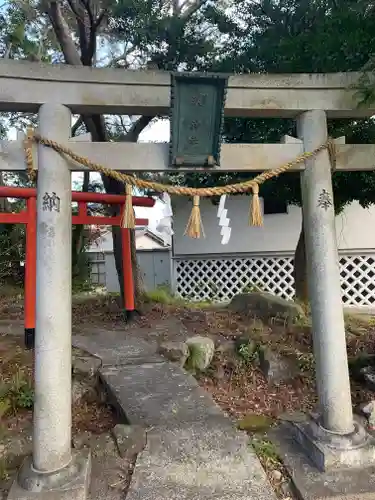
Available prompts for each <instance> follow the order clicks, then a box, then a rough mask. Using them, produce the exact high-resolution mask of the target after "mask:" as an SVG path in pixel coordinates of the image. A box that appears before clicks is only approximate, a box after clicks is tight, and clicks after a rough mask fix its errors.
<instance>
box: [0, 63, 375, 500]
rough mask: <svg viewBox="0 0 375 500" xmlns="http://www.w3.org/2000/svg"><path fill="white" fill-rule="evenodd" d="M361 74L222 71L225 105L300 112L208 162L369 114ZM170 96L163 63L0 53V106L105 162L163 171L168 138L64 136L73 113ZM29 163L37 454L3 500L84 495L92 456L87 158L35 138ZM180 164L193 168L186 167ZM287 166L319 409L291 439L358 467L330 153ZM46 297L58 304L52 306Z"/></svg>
mask: <svg viewBox="0 0 375 500" xmlns="http://www.w3.org/2000/svg"><path fill="white" fill-rule="evenodd" d="M9 75H11V76H9ZM358 76H359V75H356V74H332V75H289V76H287V75H274V76H272V75H246V76H233V77H230V78H229V84H228V95H227V101H226V107H225V114H226V115H228V116H258V117H284V118H291V117H292V118H295V119H296V120H297V129H298V138H297V139H295V138H284V140H283V143H281V144H245V145H244V144H241V145H235V144H230V145H223V147H222V155H221V156H222V161H221V165H220V166H218V167H215V170H217V171H259V170H260V169H272V168H275V167H277V166H280V165H282V164H284V163H286V162H289V161H292V160H294V159H295V158H296V157H297V156H298V155H300V154H301V153H303V152H304V151H312V150H314V149H315V148H317V147H318V146H320V145H321V144H322V143H324V142H325V141H326V140H327V123H326V119H327V116H328V117H333V118H336V117H337V118H343V117H348V118H355V117H365V116H371V115H372V114H375V108H367V109H364V108H358V107H357V103H356V100H355V94H354V91H352V90H348V89H350V86H351V84H352V83H355V82H356V81H357V79H358ZM46 99H48V102H46ZM169 106H170V75H169V74H168V73H164V72H145V71H142V72H132V71H123V70H112V69H88V68H83V67H71V66H48V65H39V64H34V63H31V64H30V63H23V62H14V61H2V62H1V63H0V110H2V111H29V112H39V129H38V132H39V134H40V135H41V136H42V137H45V138H47V139H52V140H54V141H56V142H58V143H60V144H64V145H66V146H68V147H69V148H70V149H72V150H73V151H74V152H75V153H77V154H79V155H81V156H84V157H86V158H88V159H89V160H91V161H92V162H96V163H100V164H102V165H103V166H105V167H107V168H112V169H117V170H125V171H131V170H133V171H142V170H147V171H163V170H164V171H166V170H168V171H170V170H171V168H170V167H169V165H168V145H165V144H130V143H89V142H85V141H83V142H82V141H78V142H72V141H69V134H70V129H71V113H72V112H73V113H105V114H111V113H116V114H132V115H137V114H138V115H142V114H143V115H148V116H153V115H155V114H162V113H164V114H167V113H168V109H169ZM343 142H344V141H343V140H338V141H337V156H336V165H335V168H336V169H337V170H342V171H345V170H348V171H349V170H373V169H374V168H375V161H374V160H373V158H375V155H374V153H375V146H374V145H346V144H344V143H343ZM34 162H35V165H36V166H37V168H38V187H37V189H38V205H37V207H38V221H37V242H38V244H37V248H38V249H37V310H36V343H35V404H34V435H33V455H32V457H30V459H29V460H28V461H26V462H25V464H24V465H23V466H22V468H21V470H20V474H19V477H18V481H17V482H16V483H15V484H14V485H13V487H12V489H11V491H10V494H9V498H11V499H16V498H17V499H19V500H21V499H29V498H39V497H40V498H43V499H44V498H54V499H55V498H79V499H83V498H86V495H87V488H88V484H89V476H90V459H89V456H88V455H86V456H82V455H75V454H72V451H71V251H70V246H71V242H70V237H71V175H70V174H71V171H74V170H83V167H81V166H77V165H76V164H74V163H73V162H68V161H66V158H64V157H62V156H61V155H59V154H58V153H56V152H55V151H54V150H53V149H50V148H46V147H44V146H42V145H39V146H38V147H35V148H34ZM25 168H26V165H25V159H24V150H23V145H22V142H21V141H14V142H5V141H3V142H1V144H0V170H5V171H16V170H24V169H25ZM178 170H179V171H181V170H196V169H195V168H192V167H184V166H182V167H180V168H179V169H178ZM295 170H299V171H301V186H302V198H303V210H304V221H305V237H306V253H307V262H308V276H309V287H310V298H311V312H312V325H313V336H314V339H313V340H314V353H315V359H316V379H317V391H318V397H319V411H320V414H319V416H318V417H317V418H312V419H311V421H309V422H308V423H305V424H298V425H296V426H295V438H296V439H297V440H298V441H299V442H300V443H301V444H303V445H304V447H305V449H306V450H307V452H308V453H309V454H310V456H311V457H312V458H313V459H314V461H315V463H316V464H317V466H318V467H320V468H321V469H322V470H325V469H327V468H329V467H330V466H332V465H342V466H344V467H350V466H352V465H353V466H354V465H355V466H366V465H368V464H370V463H371V462H372V460H373V457H374V448H373V447H372V446H370V444H369V439H368V436H367V434H366V431H365V430H364V428H363V427H361V425H360V424H359V423H357V422H356V421H354V419H353V412H352V402H351V394H350V384H349V373H348V364H347V353H346V342H345V329H344V317H343V308H342V302H341V288H340V276H339V267H338V253H337V246H336V235H335V214H334V208H333V192H332V182H331V164H330V160H329V154H328V151H327V150H323V151H321V152H320V153H319V155H317V156H316V157H314V158H312V159H309V160H307V161H306V162H305V165H304V166H299V167H296V168H295ZM52 193H56V195H57V196H58V197H59V206H58V207H55V206H54V205H52V209H51V210H49V209H48V210H47V209H46V206H45V205H43V197H44V196H45V195H46V194H47V195H48V196H50V195H52ZM322 196H323V197H324V199H323V198H322ZM245 224H246V222H245V221H244V225H245ZM51 297H54V298H55V300H56V301H57V302H58V304H59V306H58V307H53V308H51V302H50V301H51ZM59 495H60V496H59Z"/></svg>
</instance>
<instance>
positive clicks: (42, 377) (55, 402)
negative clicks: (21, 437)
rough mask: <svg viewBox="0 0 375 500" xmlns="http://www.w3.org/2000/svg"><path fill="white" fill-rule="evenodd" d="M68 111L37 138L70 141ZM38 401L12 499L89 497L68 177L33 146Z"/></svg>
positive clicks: (61, 109) (60, 109) (60, 161)
mask: <svg viewBox="0 0 375 500" xmlns="http://www.w3.org/2000/svg"><path fill="white" fill-rule="evenodd" d="M70 130H71V113H70V110H69V109H68V108H66V107H65V106H62V105H59V104H44V105H42V106H41V108H40V111H39V132H40V134H41V135H42V136H43V137H46V138H48V139H52V140H55V141H57V142H67V140H68V139H69V137H70ZM37 194H38V196H37V258H36V272H37V284H36V329H35V401H34V420H33V424H34V425H33V454H32V457H28V458H27V459H26V461H25V462H24V464H23V465H22V467H21V469H20V471H19V474H18V478H17V481H16V482H15V483H14V484H13V486H12V488H11V490H10V493H9V497H8V498H9V499H12V500H13V499H14V500H15V499H17V500H26V499H27V500H29V499H31V498H32V499H37V498H41V499H43V500H49V499H51V500H52V499H53V500H57V499H67V498H70V499H72V500H75V499H76V500H78V499H79V500H84V499H85V498H87V494H88V486H89V479H90V465H91V462H90V454H87V452H84V454H82V453H81V454H78V455H77V454H75V455H72V452H71V426H72V414H71V405H72V395H71V386H72V348H71V346H72V318H71V314H72V312H71V311H72V282H71V275H72V265H71V235H72V223H71V210H72V206H71V175H70V170H69V169H68V167H67V165H66V160H65V158H64V157H63V156H62V155H60V154H58V153H56V152H55V151H54V150H53V149H51V148H48V147H45V146H42V145H40V146H39V147H38V183H37Z"/></svg>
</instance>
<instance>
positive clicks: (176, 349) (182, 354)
mask: <svg viewBox="0 0 375 500" xmlns="http://www.w3.org/2000/svg"><path fill="white" fill-rule="evenodd" d="M158 353H159V354H161V355H162V356H164V357H165V358H167V359H168V360H169V361H172V362H173V363H177V364H178V365H179V366H184V364H185V363H186V361H187V359H188V357H189V348H188V346H187V344H185V342H173V341H170V342H163V343H162V344H160V346H159V348H158Z"/></svg>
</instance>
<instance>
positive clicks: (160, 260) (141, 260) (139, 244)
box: [88, 226, 171, 293]
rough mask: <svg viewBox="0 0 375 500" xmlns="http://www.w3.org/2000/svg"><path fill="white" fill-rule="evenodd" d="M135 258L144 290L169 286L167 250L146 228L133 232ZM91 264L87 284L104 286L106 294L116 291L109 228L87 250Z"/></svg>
mask: <svg viewBox="0 0 375 500" xmlns="http://www.w3.org/2000/svg"><path fill="white" fill-rule="evenodd" d="M135 244H136V249H137V259H138V264H139V268H140V270H141V273H142V280H143V285H144V288H145V289H146V290H153V289H155V288H157V287H158V286H161V285H168V286H169V285H170V284H171V248H170V246H165V245H164V242H163V239H162V238H161V237H160V236H159V235H158V234H157V233H156V232H153V231H151V230H150V229H149V228H147V227H142V226H139V227H137V228H136V229H135ZM88 253H89V258H90V261H91V282H92V283H93V284H95V285H102V286H105V287H106V289H107V291H108V292H111V293H116V292H119V291H120V288H119V283H118V278H117V272H116V266H115V259H114V254H113V241H112V231H111V228H107V229H106V231H105V232H103V233H102V235H101V236H100V238H97V239H96V240H95V241H94V242H93V243H92V244H91V245H90V247H89V249H88Z"/></svg>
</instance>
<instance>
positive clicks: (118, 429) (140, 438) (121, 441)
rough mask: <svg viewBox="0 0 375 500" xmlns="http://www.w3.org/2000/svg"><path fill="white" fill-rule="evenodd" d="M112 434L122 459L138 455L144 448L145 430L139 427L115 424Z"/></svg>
mask: <svg viewBox="0 0 375 500" xmlns="http://www.w3.org/2000/svg"><path fill="white" fill-rule="evenodd" d="M112 434H113V437H114V440H115V443H116V445H117V448H118V451H119V454H120V457H122V458H131V457H133V456H134V455H135V454H136V455H138V453H140V452H141V451H143V449H144V447H145V446H146V441H147V437H146V430H145V429H144V428H143V427H141V426H140V425H124V424H117V425H116V426H115V427H114V428H113V430H112Z"/></svg>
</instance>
